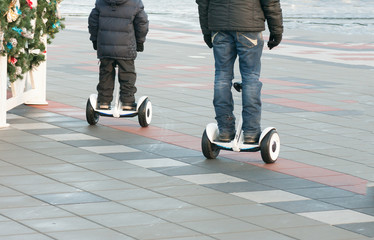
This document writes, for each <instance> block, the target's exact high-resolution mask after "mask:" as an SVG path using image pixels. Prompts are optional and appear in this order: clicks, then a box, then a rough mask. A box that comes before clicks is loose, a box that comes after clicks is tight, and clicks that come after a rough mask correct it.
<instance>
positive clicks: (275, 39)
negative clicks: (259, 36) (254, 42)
mask: <svg viewBox="0 0 374 240" xmlns="http://www.w3.org/2000/svg"><path fill="white" fill-rule="evenodd" d="M281 41H282V34H272V33H270V37H269V42H268V47H269V49H270V50H271V49H272V48H273V47H276V46H278V45H279V43H280V42H281Z"/></svg>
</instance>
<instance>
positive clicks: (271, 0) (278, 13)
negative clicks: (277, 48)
mask: <svg viewBox="0 0 374 240" xmlns="http://www.w3.org/2000/svg"><path fill="white" fill-rule="evenodd" d="M261 7H262V10H263V11H264V14H265V18H266V21H267V24H268V28H269V31H270V33H272V34H283V16H282V8H281V5H280V2H279V0H261Z"/></svg>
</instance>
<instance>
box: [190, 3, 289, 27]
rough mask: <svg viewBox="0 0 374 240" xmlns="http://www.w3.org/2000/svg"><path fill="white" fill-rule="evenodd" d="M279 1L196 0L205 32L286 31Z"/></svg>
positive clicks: (201, 24)
mask: <svg viewBox="0 0 374 240" xmlns="http://www.w3.org/2000/svg"><path fill="white" fill-rule="evenodd" d="M279 1H280V0H196V3H197V4H198V6H199V16H200V26H201V29H202V32H203V34H209V33H211V31H243V32H260V31H263V30H265V20H267V23H268V28H269V31H270V32H271V33H273V34H282V33H283V18H282V9H281V6H280V2H279Z"/></svg>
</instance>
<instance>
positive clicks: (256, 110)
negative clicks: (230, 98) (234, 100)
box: [236, 32, 264, 143]
mask: <svg viewBox="0 0 374 240" xmlns="http://www.w3.org/2000/svg"><path fill="white" fill-rule="evenodd" d="M236 37H237V38H236V39H237V51H238V55H239V68H240V73H241V76H242V105H243V110H242V116H243V126H242V129H243V132H244V142H245V143H255V142H257V141H258V138H259V136H260V134H261V89H262V83H261V82H260V80H259V78H260V72H261V55H262V49H263V45H264V40H263V38H262V33H261V32H238V33H237V34H236Z"/></svg>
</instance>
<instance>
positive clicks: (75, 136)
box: [42, 133, 99, 141]
mask: <svg viewBox="0 0 374 240" xmlns="http://www.w3.org/2000/svg"><path fill="white" fill-rule="evenodd" d="M42 137H46V138H50V139H53V140H55V141H69V140H96V139H99V138H97V137H93V136H90V135H87V134H83V133H67V134H48V135H42Z"/></svg>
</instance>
